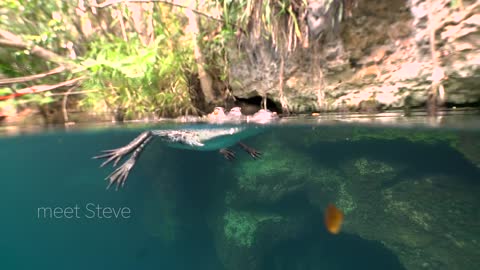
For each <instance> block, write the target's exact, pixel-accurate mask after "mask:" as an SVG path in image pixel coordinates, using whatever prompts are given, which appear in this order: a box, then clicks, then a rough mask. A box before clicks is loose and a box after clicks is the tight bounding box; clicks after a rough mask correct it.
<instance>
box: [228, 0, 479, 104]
mask: <svg viewBox="0 0 480 270" xmlns="http://www.w3.org/2000/svg"><path fill="white" fill-rule="evenodd" d="M431 2H432V6H431V7H430V9H431V10H432V21H433V22H434V24H433V25H434V26H435V28H436V31H435V37H436V44H435V48H436V57H437V58H438V61H439V66H440V67H441V68H442V70H443V72H444V74H445V76H444V78H441V79H442V84H443V86H444V89H445V99H444V102H447V103H448V104H451V105H468V104H473V103H477V102H479V101H480V49H479V48H480V24H479V23H478V22H479V21H480V16H479V15H478V14H480V4H479V3H478V2H476V1H463V3H464V9H460V8H458V7H452V6H451V1H449V0H432V1H431ZM428 8H429V7H428V6H427V1H425V0H411V1H403V0H394V1H374V0H359V1H358V6H357V7H356V8H354V9H353V14H352V16H351V17H349V18H347V19H346V20H344V21H343V22H342V25H341V34H340V36H339V38H337V39H335V40H333V41H329V42H324V43H322V44H312V45H311V46H310V47H309V48H297V50H296V51H294V52H293V53H291V54H290V55H289V57H288V58H287V59H286V62H285V89H284V96H285V100H286V101H287V103H288V105H289V109H290V111H293V112H305V111H312V110H352V109H354V110H364V109H365V106H364V105H362V104H365V103H364V102H373V103H374V104H375V107H380V108H399V107H402V106H404V105H408V106H423V105H424V104H425V102H426V100H427V93H428V91H429V90H430V88H431V84H432V80H435V76H433V77H432V74H433V65H432V54H431V51H430V39H429V34H430V32H429V28H428V26H429V24H428ZM319 48H320V49H319ZM253 51H254V55H251V53H247V54H243V55H242V54H240V53H238V52H237V53H232V55H236V57H233V60H232V61H231V63H232V65H231V73H232V76H231V78H232V81H231V82H230V83H231V86H232V93H233V95H234V96H236V97H239V98H251V97H255V96H267V97H268V98H269V99H271V100H273V101H274V102H275V103H277V104H280V95H279V83H278V82H279V74H278V73H279V66H280V57H279V56H278V53H277V52H276V51H275V50H274V49H273V48H272V47H271V44H270V43H269V42H268V41H262V42H258V43H257V44H256V46H255V47H254V48H253V49H252V52H253ZM318 68H320V70H321V71H319V70H318ZM406 103H407V104H406ZM362 106H363V107H362Z"/></svg>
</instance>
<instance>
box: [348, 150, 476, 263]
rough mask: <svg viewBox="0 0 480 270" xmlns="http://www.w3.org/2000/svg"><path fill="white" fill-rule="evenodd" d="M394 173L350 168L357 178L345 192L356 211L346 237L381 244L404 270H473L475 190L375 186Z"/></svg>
mask: <svg viewBox="0 0 480 270" xmlns="http://www.w3.org/2000/svg"><path fill="white" fill-rule="evenodd" d="M395 171H396V170H392V168H391V167H390V166H388V165H386V164H381V163H377V162H372V161H369V160H366V159H360V160H356V161H354V162H353V163H351V166H350V168H349V169H348V171H347V174H350V177H353V176H354V175H353V174H352V173H355V172H356V173H357V177H355V178H353V179H355V180H354V181H350V182H349V183H347V184H346V185H347V186H346V188H347V189H348V190H349V192H350V194H351V196H352V198H353V200H354V202H355V205H356V209H355V211H352V212H350V213H349V214H346V217H345V226H344V231H345V232H348V233H353V234H357V235H359V236H361V237H362V238H364V239H368V240H375V241H379V242H381V243H383V244H384V245H385V246H386V247H387V248H389V249H390V250H392V251H393V252H394V253H395V254H396V255H397V256H398V257H399V259H400V261H401V263H402V264H403V265H404V266H405V267H406V268H407V269H476V268H475V266H474V265H479V263H480V259H479V258H480V252H479V251H478V250H479V247H480V228H479V227H478V226H476V227H475V226H472V224H478V222H479V221H480V214H479V212H478V210H477V209H475V206H476V205H479V203H480V199H479V198H478V196H477V195H476V194H478V192H479V191H480V189H479V185H478V184H476V185H473V186H470V185H469V184H471V183H465V182H464V181H461V179H454V178H449V177H440V176H439V177H424V178H420V179H404V180H402V181H396V182H394V183H393V185H387V186H383V188H382V185H380V186H379V184H378V181H379V180H381V179H384V180H383V181H384V182H385V181H388V179H391V177H392V176H393V173H395ZM367 179H370V180H367ZM472 188H473V190H472Z"/></svg>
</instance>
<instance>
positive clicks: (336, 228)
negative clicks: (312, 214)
mask: <svg viewBox="0 0 480 270" xmlns="http://www.w3.org/2000/svg"><path fill="white" fill-rule="evenodd" d="M342 223H343V212H342V211H341V210H340V209H338V208H337V207H335V205H333V204H328V206H327V209H325V227H327V230H328V231H329V232H330V233H331V234H338V233H339V232H340V229H341V227H342Z"/></svg>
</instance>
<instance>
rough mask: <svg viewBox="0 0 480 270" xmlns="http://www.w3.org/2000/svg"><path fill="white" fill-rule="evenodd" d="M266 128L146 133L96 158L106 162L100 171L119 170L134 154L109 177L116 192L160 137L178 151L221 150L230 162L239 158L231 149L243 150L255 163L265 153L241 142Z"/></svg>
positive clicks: (194, 128)
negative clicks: (110, 167)
mask: <svg viewBox="0 0 480 270" xmlns="http://www.w3.org/2000/svg"><path fill="white" fill-rule="evenodd" d="M263 130H264V128H262V127H253V126H250V127H247V126H229V127H228V126H227V127H226V126H213V125H208V124H207V125H206V126H205V125H203V126H199V125H197V126H193V127H190V128H185V129H179V130H151V131H144V132H142V133H141V134H140V135H138V136H137V137H136V138H135V139H133V140H132V141H131V142H130V143H128V144H127V145H125V146H122V147H119V148H116V149H111V150H104V151H102V152H103V154H101V155H98V156H95V157H93V158H95V159H99V158H106V159H107V160H105V161H104V162H103V163H102V164H101V165H100V167H103V166H105V165H107V164H108V163H110V162H112V161H114V162H113V166H114V167H115V166H116V165H117V164H118V162H119V161H120V160H121V159H122V158H123V157H124V156H126V155H128V154H130V153H132V152H133V153H132V154H131V155H130V157H129V158H128V159H127V161H125V162H124V163H123V164H122V165H121V166H120V167H118V168H117V169H116V170H115V171H113V172H112V173H111V174H110V175H108V176H107V177H106V178H105V180H109V184H108V187H107V188H109V187H110V186H112V185H113V184H116V188H117V189H118V187H120V186H122V187H123V186H124V184H125V181H126V180H127V177H128V174H129V172H130V170H131V169H132V168H133V166H134V165H135V162H136V161H137V159H138V157H139V156H140V153H141V152H142V151H143V149H144V148H145V146H146V145H147V144H148V143H149V142H150V141H151V140H152V139H153V138H154V137H159V138H160V139H161V140H162V141H164V142H165V143H166V144H167V145H168V146H170V147H174V148H182V149H190V150H198V151H213V150H218V151H219V152H220V153H221V154H223V156H224V157H225V158H226V159H228V160H233V159H234V158H235V153H234V152H233V151H232V150H230V149H228V147H231V146H233V145H238V146H240V147H241V148H242V149H243V150H244V151H246V152H247V153H248V154H250V156H252V157H253V158H254V159H257V158H259V157H260V155H261V153H260V152H258V151H257V150H255V149H253V148H251V147H249V146H247V145H245V144H244V143H242V142H240V141H241V140H243V139H245V138H248V137H251V136H254V135H256V134H258V133H260V132H262V131H263Z"/></svg>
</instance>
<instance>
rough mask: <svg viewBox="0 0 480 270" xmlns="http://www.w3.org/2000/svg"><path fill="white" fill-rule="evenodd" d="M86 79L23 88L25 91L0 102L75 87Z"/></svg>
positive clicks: (8, 96) (2, 97)
mask: <svg viewBox="0 0 480 270" xmlns="http://www.w3.org/2000/svg"><path fill="white" fill-rule="evenodd" d="M84 78H85V77H84V76H82V77H78V78H75V79H71V80H68V81H65V82H61V83H57V84H41V85H35V86H31V87H27V88H23V89H20V90H17V91H16V93H13V94H10V95H6V96H0V100H7V99H12V98H16V97H20V96H23V95H27V94H35V93H41V92H45V91H49V90H53V89H57V88H60V87H63V86H69V85H73V84H75V83H77V82H79V81H80V80H83V79H84Z"/></svg>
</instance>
